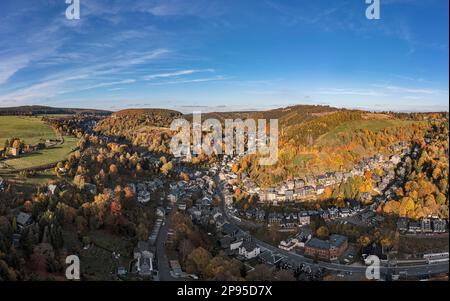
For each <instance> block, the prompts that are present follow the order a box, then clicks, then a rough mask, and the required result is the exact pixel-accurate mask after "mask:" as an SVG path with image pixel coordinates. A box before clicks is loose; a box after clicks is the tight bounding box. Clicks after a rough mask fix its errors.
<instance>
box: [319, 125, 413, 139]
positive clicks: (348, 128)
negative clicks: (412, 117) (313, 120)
mask: <svg viewBox="0 0 450 301" xmlns="http://www.w3.org/2000/svg"><path fill="white" fill-rule="evenodd" d="M413 123H417V121H409V120H398V119H397V120H396V119H386V120H358V121H349V122H346V123H344V124H342V125H340V126H337V127H335V128H334V129H332V130H331V131H329V132H328V133H326V134H324V135H322V136H321V137H319V138H318V139H317V143H318V144H319V145H333V144H336V143H339V134H340V133H346V132H347V133H352V132H355V131H357V130H364V129H368V130H370V131H372V132H379V131H381V130H383V129H386V128H396V127H402V126H408V125H411V124H413Z"/></svg>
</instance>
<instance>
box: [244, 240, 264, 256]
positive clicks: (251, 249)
mask: <svg viewBox="0 0 450 301" xmlns="http://www.w3.org/2000/svg"><path fill="white" fill-rule="evenodd" d="M260 253H261V249H260V247H258V246H257V245H256V244H255V243H253V242H248V241H246V242H243V243H242V245H241V246H240V247H239V255H242V256H244V257H245V258H246V259H252V258H255V257H257V256H258V255H259V254H260Z"/></svg>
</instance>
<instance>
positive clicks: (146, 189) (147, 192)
mask: <svg viewBox="0 0 450 301" xmlns="http://www.w3.org/2000/svg"><path fill="white" fill-rule="evenodd" d="M128 186H129V187H130V188H131V189H132V191H133V192H134V193H135V194H136V197H137V201H138V202H139V203H142V204H145V203H148V202H149V201H150V200H151V197H152V194H154V193H155V192H156V191H157V190H158V189H160V188H162V187H163V186H164V184H163V182H162V181H161V180H160V179H154V180H153V181H145V182H140V183H137V184H136V185H134V184H128Z"/></svg>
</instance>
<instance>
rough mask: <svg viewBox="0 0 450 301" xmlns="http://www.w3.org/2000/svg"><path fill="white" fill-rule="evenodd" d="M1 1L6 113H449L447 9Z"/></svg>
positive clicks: (240, 0) (262, 0) (400, 2)
mask: <svg viewBox="0 0 450 301" xmlns="http://www.w3.org/2000/svg"><path fill="white" fill-rule="evenodd" d="M80 2H81V19H80V20H73V21H69V20H66V18H65V9H66V7H67V5H66V4H65V1H64V0H34V1H28V0H2V1H1V2H0V41H1V43H0V106H3V107H4V106H17V105H35V104H40V105H49V106H61V107H86V108H102V109H110V110H119V109H122V108H133V107H162V108H172V109H177V110H180V111H183V112H189V111H191V112H192V110H202V111H222V110H242V109H270V108H274V107H282V106H287V105H293V104H329V105H332V106H337V107H347V108H364V109H371V110H396V111H437V110H448V108H449V105H448V98H449V93H448V90H449V87H448V74H449V69H448V68H449V61H448V59H449V45H448V35H449V32H448V29H449V23H448V22H449V17H448V9H449V8H448V5H449V2H448V1H447V0H428V1H424V0H381V19H380V20H368V19H366V17H365V9H366V4H365V1H364V0H342V1H336V0H314V1H313V0H292V1H288V0H284V1H283V0H129V1H113V0H80Z"/></svg>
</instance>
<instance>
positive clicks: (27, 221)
mask: <svg viewBox="0 0 450 301" xmlns="http://www.w3.org/2000/svg"><path fill="white" fill-rule="evenodd" d="M32 222H33V220H32V218H31V215H30V214H28V213H25V212H20V213H19V214H18V215H17V216H16V224H17V228H18V230H19V232H20V231H22V230H23V228H25V227H27V226H29V225H31V223H32Z"/></svg>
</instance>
